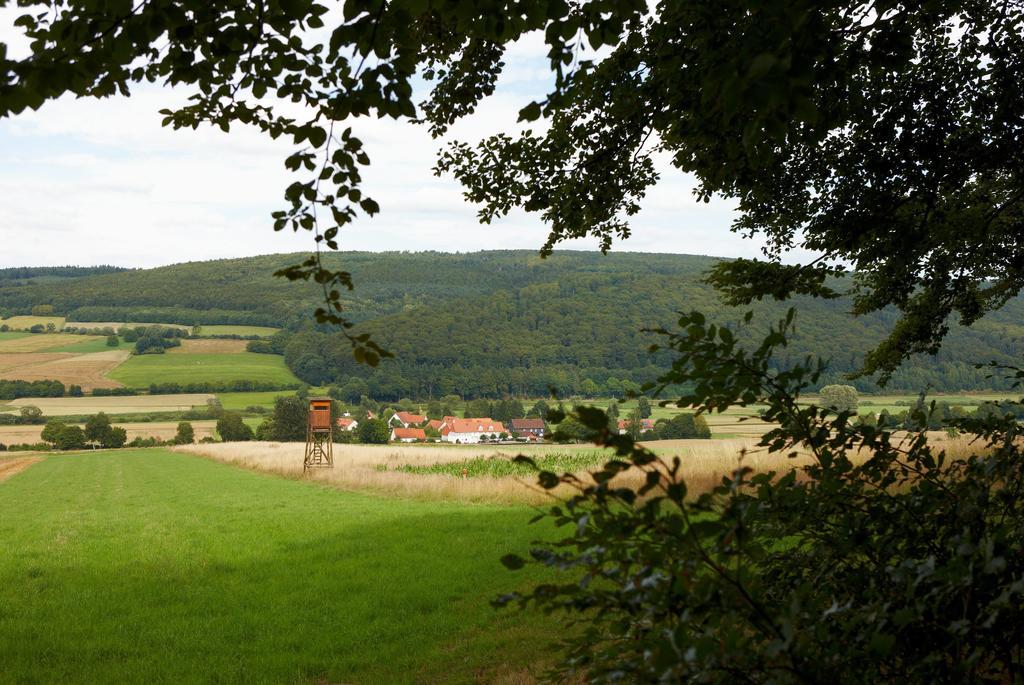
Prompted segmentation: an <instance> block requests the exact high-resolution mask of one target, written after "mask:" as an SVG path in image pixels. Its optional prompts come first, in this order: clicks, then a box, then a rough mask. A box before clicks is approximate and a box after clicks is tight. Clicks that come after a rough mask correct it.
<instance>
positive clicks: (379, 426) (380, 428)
mask: <svg viewBox="0 0 1024 685" xmlns="http://www.w3.org/2000/svg"><path fill="white" fill-rule="evenodd" d="M356 430H358V431H359V442H363V443H367V444H372V445H385V444H387V443H388V441H389V440H390V439H391V429H390V428H389V427H388V424H387V423H386V422H384V421H383V420H381V419H366V420H365V421H361V422H360V423H359V428H357V429H356Z"/></svg>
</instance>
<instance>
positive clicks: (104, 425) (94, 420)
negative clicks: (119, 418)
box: [85, 412, 111, 445]
mask: <svg viewBox="0 0 1024 685" xmlns="http://www.w3.org/2000/svg"><path fill="white" fill-rule="evenodd" d="M110 429H111V425H110V417H109V416H107V415H106V414H105V413H103V412H100V413H98V414H94V415H93V416H90V417H89V418H88V419H86V421H85V439H86V440H87V441H88V442H94V443H96V444H97V445H103V444H104V443H106V442H107V441H108V440H109V438H110Z"/></svg>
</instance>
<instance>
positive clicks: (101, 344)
mask: <svg viewBox="0 0 1024 685" xmlns="http://www.w3.org/2000/svg"><path fill="white" fill-rule="evenodd" d="M131 348H132V345H130V344H128V343H126V342H124V341H121V343H120V345H119V346H118V347H108V346H107V339H106V338H105V337H99V338H95V339H87V340H81V341H79V342H73V343H70V344H68V345H64V346H63V347H54V348H51V349H49V350H47V351H48V352H78V353H81V354H87V353H89V352H109V351H110V350H120V349H126V350H129V349H131Z"/></svg>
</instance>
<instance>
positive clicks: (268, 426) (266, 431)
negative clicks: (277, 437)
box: [255, 418, 274, 442]
mask: <svg viewBox="0 0 1024 685" xmlns="http://www.w3.org/2000/svg"><path fill="white" fill-rule="evenodd" d="M255 436H256V439H257V440H260V441H263V442H267V441H270V440H273V439H274V420H273V419H271V418H266V419H263V420H262V421H260V425H258V426H256V433H255Z"/></svg>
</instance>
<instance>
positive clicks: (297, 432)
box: [269, 395, 309, 442]
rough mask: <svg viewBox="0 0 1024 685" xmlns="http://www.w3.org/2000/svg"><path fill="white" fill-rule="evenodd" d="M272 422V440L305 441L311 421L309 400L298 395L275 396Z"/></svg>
mask: <svg viewBox="0 0 1024 685" xmlns="http://www.w3.org/2000/svg"><path fill="white" fill-rule="evenodd" d="M271 422H272V426H273V427H272V429H271V431H270V438H269V439H270V440H275V441H278V442H303V441H304V440H305V439H306V426H307V423H308V422H309V401H308V400H306V399H303V398H301V397H299V396H298V395H292V396H290V397H288V396H284V397H277V398H275V399H274V416H273V418H272V419H271Z"/></svg>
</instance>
